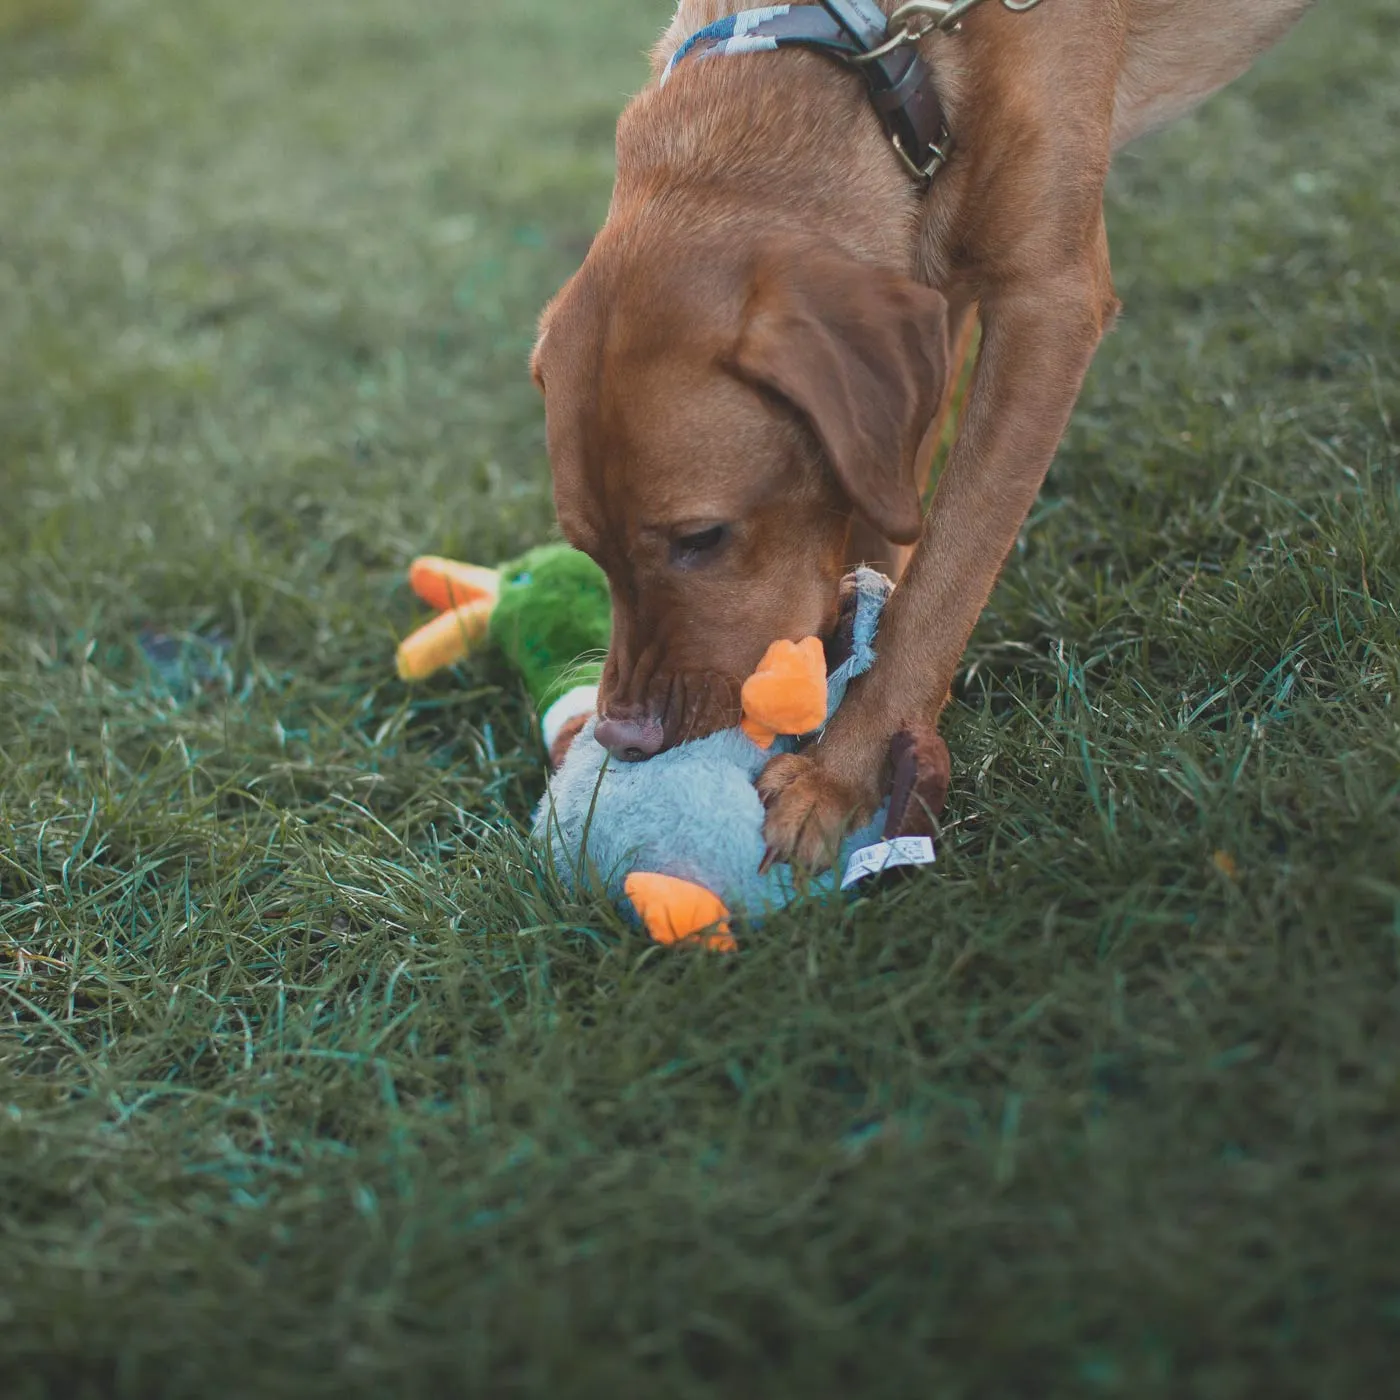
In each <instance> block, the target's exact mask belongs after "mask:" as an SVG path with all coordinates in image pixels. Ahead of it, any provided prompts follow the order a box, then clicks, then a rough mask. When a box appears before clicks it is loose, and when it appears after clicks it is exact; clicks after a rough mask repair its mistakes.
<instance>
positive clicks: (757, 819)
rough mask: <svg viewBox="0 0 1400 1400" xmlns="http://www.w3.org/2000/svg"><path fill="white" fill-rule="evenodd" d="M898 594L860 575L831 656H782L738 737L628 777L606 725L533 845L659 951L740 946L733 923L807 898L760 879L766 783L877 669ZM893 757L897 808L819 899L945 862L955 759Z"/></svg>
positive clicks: (845, 852) (884, 813) (630, 768)
mask: <svg viewBox="0 0 1400 1400" xmlns="http://www.w3.org/2000/svg"><path fill="white" fill-rule="evenodd" d="M891 587H892V585H891V584H890V582H889V580H888V579H886V578H884V577H883V575H880V574H878V573H875V572H874V571H873V570H870V569H861V570H857V571H856V572H855V573H854V574H852V575H849V576H848V577H847V580H846V582H845V586H844V588H843V603H842V610H841V626H840V627H839V628H838V635H837V637H836V638H835V639H834V640H833V643H832V644H831V646H829V647H828V648H827V649H826V650H825V651H824V650H823V647H822V644H821V642H820V641H818V640H817V639H814V638H808V639H807V640H806V641H804V642H800V643H791V642H780V643H777V644H776V645H775V646H774V647H773V648H770V650H769V653H768V655H767V656H765V658H764V661H763V663H762V664H761V665H760V667H759V669H758V671H757V672H756V673H755V675H754V676H753V677H751V678H750V680H749V682H748V683H747V684H746V685H745V687H744V694H743V701H744V718H743V722H742V723H741V725H740V726H739V727H736V728H734V729H726V730H721V731H719V732H718V733H715V734H710V735H708V736H706V737H705V738H703V739H696V740H692V741H690V742H689V743H685V744H680V745H677V746H676V747H675V748H673V749H669V750H666V751H665V752H663V753H660V754H658V755H657V756H656V757H654V758H651V759H649V760H647V762H645V763H622V764H619V763H616V762H614V761H612V760H611V759H610V756H609V755H608V753H607V751H606V750H605V749H604V748H603V747H602V746H601V745H600V744H599V743H598V742H597V740H596V739H595V738H594V728H595V725H596V718H591V719H589V720H587V721H586V722H585V723H584V725H583V726H582V729H581V730H580V732H579V734H578V735H577V737H576V738H575V740H574V742H573V743H572V745H571V746H570V747H569V750H568V752H567V754H565V755H564V758H563V762H562V764H561V766H560V767H559V771H558V772H557V773H556V774H555V776H554V778H553V780H552V781H551V783H550V786H549V791H548V792H547V793H546V794H545V797H544V799H543V800H542V801H541V803H540V806H539V809H538V810H537V812H536V814H535V823H534V838H535V840H536V842H537V843H538V844H539V846H540V848H541V849H542V851H543V852H544V853H545V854H546V856H547V858H548V859H549V861H550V863H551V864H552V866H553V868H554V869H555V870H556V871H557V872H558V874H559V875H560V877H561V878H562V879H563V880H564V882H565V883H566V885H568V886H570V887H577V886H578V885H580V884H582V885H584V886H585V887H587V886H588V885H590V884H592V883H593V882H595V881H596V882H598V883H600V884H601V886H602V888H603V889H604V890H605V891H606V893H607V895H608V897H609V898H610V899H612V900H613V901H614V902H615V903H616V904H617V905H618V906H619V908H621V909H622V910H623V911H624V912H625V913H627V914H629V915H630V916H631V917H632V918H634V919H635V920H636V921H637V922H638V923H640V924H642V925H643V926H644V927H645V928H646V929H647V930H648V931H649V932H650V934H651V935H652V937H653V938H655V939H657V941H659V942H663V943H674V942H680V941H685V940H687V939H690V938H696V939H698V940H700V941H702V942H703V943H705V945H706V946H709V947H712V948H717V949H727V948H730V947H732V946H734V940H733V937H732V933H731V929H730V920H731V919H733V918H734V917H736V916H741V917H743V918H744V919H746V920H747V921H748V922H749V923H751V924H753V923H756V922H758V921H759V920H761V919H762V917H763V915H764V914H766V913H769V912H771V911H772V910H774V909H778V908H781V907H782V906H783V905H785V904H787V903H789V902H790V901H791V900H792V899H793V898H795V897H796V895H797V894H798V887H797V884H796V882H795V880H794V877H793V872H792V871H791V870H790V869H789V868H788V867H786V866H774V867H771V868H770V869H769V870H767V871H766V872H764V873H760V867H761V866H762V864H763V857H764V851H765V846H764V840H763V820H764V812H763V805H762V803H761V802H760V800H759V796H758V793H757V791H756V789H755V787H754V781H755V779H756V778H757V777H758V775H759V774H760V773H761V772H762V771H763V768H764V766H765V765H766V764H767V763H768V761H769V760H770V759H771V758H772V757H773V756H774V754H776V753H791V752H794V751H796V750H797V749H798V748H799V747H800V746H801V743H802V742H803V741H804V740H810V739H811V737H812V736H813V732H814V731H818V730H819V729H820V728H821V726H823V725H824V724H825V723H826V721H827V720H829V719H830V717H831V715H832V714H834V713H835V711H836V709H837V708H838V706H839V705H840V704H841V701H842V700H843V699H844V697H845V693H846V689H847V686H848V685H849V683H850V682H851V680H853V679H854V678H855V677H856V676H859V675H861V674H862V673H863V672H865V671H867V670H868V669H869V668H870V666H871V665H872V663H873V662H874V659H875V637H876V631H877V628H878V625H879V619H880V614H881V612H882V610H883V608H884V605H885V601H886V599H887V598H888V597H889V594H890V591H891ZM828 661H830V662H832V663H834V664H833V665H832V669H831V671H830V673H829V674H827V672H826V666H827V663H828ZM891 758H892V760H893V769H894V774H895V785H894V789H893V791H892V798H893V799H894V801H893V802H887V803H886V804H885V805H884V806H883V807H882V808H881V810H880V811H879V812H877V813H876V815H875V816H874V818H873V819H872V820H871V821H870V822H868V823H866V824H865V825H864V826H863V827H861V828H860V829H858V830H856V831H853V832H851V833H850V834H849V835H848V836H847V838H846V840H845V842H844V843H843V845H842V849H841V852H840V858H839V860H838V861H837V862H836V864H835V866H834V867H833V869H832V870H830V871H828V872H826V873H825V874H823V875H821V876H818V877H816V878H815V879H813V880H812V881H810V882H808V884H807V886H806V888H807V890H808V891H809V892H813V893H816V894H830V893H832V892H834V891H836V890H837V889H839V888H850V887H852V886H854V885H856V884H858V883H860V882H861V881H862V880H864V879H866V878H868V877H870V876H873V875H878V874H880V873H881V872H883V871H885V870H888V869H892V868H895V867H897V866H901V865H911V864H927V863H929V862H931V861H932V860H933V858H934V850H933V844H932V839H931V838H932V834H933V825H934V822H933V819H934V818H935V817H936V816H937V815H938V813H939V812H940V811H941V810H942V807H943V802H944V799H945V797H946V794H947V781H948V776H947V775H948V764H947V750H946V748H945V747H944V746H943V743H942V740H941V739H938V738H937V737H936V735H932V734H930V735H928V736H915V735H909V734H906V735H902V736H901V739H900V744H899V748H898V750H897V751H895V752H892V754H891Z"/></svg>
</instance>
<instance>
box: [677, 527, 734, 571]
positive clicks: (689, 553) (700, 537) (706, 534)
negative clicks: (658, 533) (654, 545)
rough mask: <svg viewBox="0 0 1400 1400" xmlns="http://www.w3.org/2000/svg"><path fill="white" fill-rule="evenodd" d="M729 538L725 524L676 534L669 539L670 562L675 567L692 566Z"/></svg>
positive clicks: (684, 567) (702, 560)
mask: <svg viewBox="0 0 1400 1400" xmlns="http://www.w3.org/2000/svg"><path fill="white" fill-rule="evenodd" d="M728 538H729V527H728V526H727V525H711V526H710V527H709V529H707V530H697V531H695V533H694V534H690V535H678V536H677V537H676V538H675V539H674V540H672V541H671V562H672V563H673V564H675V565H676V567H677V568H681V569H688V568H694V566H695V565H697V564H701V563H703V562H704V561H705V560H706V559H707V558H708V557H709V556H711V555H713V554H714V553H715V551H716V550H718V549H719V548H720V546H721V545H723V544H724V542H725V541H726V540H727V539H728Z"/></svg>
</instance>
